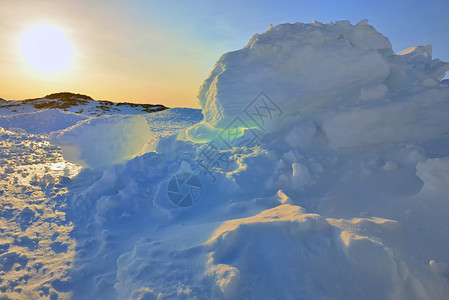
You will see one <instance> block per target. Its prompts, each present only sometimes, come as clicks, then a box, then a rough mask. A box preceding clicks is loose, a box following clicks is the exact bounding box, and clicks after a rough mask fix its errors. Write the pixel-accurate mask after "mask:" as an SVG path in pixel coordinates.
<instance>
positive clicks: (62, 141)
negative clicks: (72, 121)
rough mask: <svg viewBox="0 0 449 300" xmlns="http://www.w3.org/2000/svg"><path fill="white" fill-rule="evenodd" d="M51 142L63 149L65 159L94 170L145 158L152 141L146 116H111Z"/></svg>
mask: <svg viewBox="0 0 449 300" xmlns="http://www.w3.org/2000/svg"><path fill="white" fill-rule="evenodd" d="M50 138H51V142H52V143H53V144H55V145H58V146H61V147H62V151H63V156H64V159H66V160H68V161H70V162H72V163H75V164H79V165H82V166H85V167H89V168H92V169H104V168H107V167H110V166H113V165H116V164H121V163H123V162H125V161H127V160H130V159H132V158H133V157H135V156H136V155H140V154H142V150H143V148H144V146H145V145H146V144H147V143H148V140H149V139H150V130H149V127H148V123H147V121H146V119H145V117H143V116H132V115H130V116H120V115H116V116H108V117H98V118H92V119H89V120H86V121H83V122H80V123H78V124H76V125H75V126H72V127H70V128H67V129H65V130H63V131H60V132H55V133H53V134H52V135H51V137H50Z"/></svg>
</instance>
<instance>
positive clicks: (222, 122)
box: [198, 20, 449, 131]
mask: <svg viewBox="0 0 449 300" xmlns="http://www.w3.org/2000/svg"><path fill="white" fill-rule="evenodd" d="M448 69H449V64H447V63H444V62H442V61H440V60H438V59H434V60H432V48H431V46H421V47H412V48H410V49H407V50H404V51H403V52H400V53H398V54H394V53H393V50H392V46H391V44H390V42H389V40H388V39H387V38H386V37H384V36H383V35H381V34H380V33H378V32H377V31H376V30H375V29H374V28H373V27H372V26H370V25H368V24H367V21H366V20H364V21H361V22H359V23H358V24H357V25H351V24H350V23H349V22H348V21H339V22H335V23H328V24H322V23H319V22H314V23H311V24H302V23H295V24H282V25H278V26H275V27H271V28H269V29H268V30H267V31H266V32H264V33H263V34H260V35H259V34H256V35H254V36H253V37H252V38H251V39H250V40H249V42H248V44H247V45H246V46H245V47H244V48H242V49H241V50H238V51H234V52H229V53H226V54H224V55H223V56H222V57H221V58H220V59H219V60H218V62H217V63H216V64H215V67H214V68H213V70H212V72H211V73H210V75H209V77H208V78H207V79H206V80H205V81H204V83H203V85H202V86H201V88H200V91H199V94H198V98H199V102H200V104H201V106H202V108H203V114H204V116H205V121H206V122H208V123H209V124H210V125H212V126H215V127H219V128H226V127H227V126H228V125H229V124H230V123H231V122H232V120H233V119H234V118H236V117H242V116H245V115H246V116H248V117H247V118H246V120H244V121H245V122H244V123H245V125H246V126H247V127H248V128H253V127H259V128H261V129H262V130H264V131H265V130H267V131H274V130H276V129H279V128H284V127H286V126H287V125H286V124H284V125H282V124H279V123H273V124H270V123H268V124H267V123H266V122H264V120H263V119H262V118H265V117H267V116H270V117H271V116H272V115H277V116H280V115H282V119H284V118H286V117H289V116H299V115H300V116H304V114H308V113H316V112H318V111H322V110H324V109H326V108H328V107H330V106H333V107H339V106H341V105H342V104H348V103H350V102H351V103H357V102H360V101H362V102H363V101H375V100H379V99H385V98H387V97H388V94H389V93H390V92H395V91H396V92H397V91H401V90H404V89H407V88H410V86H415V87H436V86H438V85H441V83H440V80H441V79H442V78H443V77H444V75H445V73H446V71H447V70H448ZM261 92H263V94H264V95H265V96H264V97H262V99H259V98H260V93H261ZM258 95H259V96H258ZM422 96H423V97H426V96H425V95H422ZM277 116H276V117H277ZM267 119H271V118H265V120H267ZM281 121H282V120H281ZM407 121H408V120H407ZM285 123H288V122H285Z"/></svg>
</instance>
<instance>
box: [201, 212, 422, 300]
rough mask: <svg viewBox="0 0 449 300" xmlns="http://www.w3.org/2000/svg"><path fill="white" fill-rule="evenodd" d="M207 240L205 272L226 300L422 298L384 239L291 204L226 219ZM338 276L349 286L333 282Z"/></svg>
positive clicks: (338, 278) (419, 287)
mask: <svg viewBox="0 0 449 300" xmlns="http://www.w3.org/2000/svg"><path fill="white" fill-rule="evenodd" d="M207 244H209V245H210V246H211V250H212V251H211V252H210V259H209V261H208V269H207V274H208V275H210V276H212V277H213V278H214V279H215V281H216V285H217V287H218V288H219V291H221V293H220V294H221V295H222V296H224V298H225V299H236V298H246V299H250V298H252V299H255V298H257V299H279V298H282V299H293V298H296V296H297V295H301V299H324V298H326V297H327V296H328V295H332V298H334V299H362V298H363V299H378V298H379V297H380V298H382V299H392V298H395V297H396V298H398V299H422V297H423V296H424V297H425V294H424V293H423V291H422V287H421V285H420V284H419V282H418V281H417V280H416V279H414V278H413V276H412V275H411V274H410V273H409V271H408V270H407V268H406V267H405V266H404V264H403V263H402V262H401V261H400V260H398V259H397V258H395V257H394V255H393V254H392V252H391V250H389V249H388V248H386V247H385V246H384V245H382V244H381V243H379V242H376V241H373V240H371V239H369V238H366V237H362V236H357V235H354V234H352V233H351V232H349V231H341V230H340V229H339V228H338V227H335V226H332V225H331V224H330V223H329V222H328V221H327V220H326V219H325V218H323V217H321V216H319V215H317V214H307V213H305V212H304V210H303V209H302V208H301V207H299V206H295V205H290V204H285V205H280V206H278V207H275V208H273V209H270V210H266V211H264V212H262V213H260V214H259V215H256V216H253V217H249V218H244V219H235V220H230V221H227V222H225V223H223V224H222V225H221V226H220V227H219V228H218V229H217V230H216V231H215V233H214V234H213V236H212V238H211V239H210V240H209V241H208V242H207ZM330 265H332V269H329V266H330ZM342 278H345V279H344V280H348V281H351V283H352V286H353V287H354V288H353V289H348V288H347V286H345V285H343V284H342V285H340V284H334V283H335V282H339V281H341V280H342ZM298 283H301V284H298Z"/></svg>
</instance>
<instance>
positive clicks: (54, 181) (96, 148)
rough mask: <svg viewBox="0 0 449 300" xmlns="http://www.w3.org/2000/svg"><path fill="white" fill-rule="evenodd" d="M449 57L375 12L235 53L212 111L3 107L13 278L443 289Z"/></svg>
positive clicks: (278, 35) (212, 93)
mask: <svg viewBox="0 0 449 300" xmlns="http://www.w3.org/2000/svg"><path fill="white" fill-rule="evenodd" d="M447 69H448V64H446V63H443V62H441V61H439V60H437V59H432V57H431V47H430V46H419V47H412V48H409V49H407V50H404V51H402V52H400V53H398V54H394V53H393V51H392V50H391V45H390V43H389V41H388V39H387V38H385V37H383V36H382V35H381V34H379V33H377V32H376V31H375V29H374V28H372V27H371V26H369V25H368V24H367V23H366V21H362V22H360V23H359V24H357V25H351V24H350V23H349V22H346V21H342V22H336V23H329V24H321V23H319V22H314V23H312V24H301V23H296V24H283V25H279V26H275V27H272V28H270V29H269V30H268V31H267V32H265V33H263V34H261V35H256V36H254V37H252V38H251V40H250V42H249V43H248V45H247V46H246V47H244V48H243V49H242V50H239V51H235V52H231V53H228V54H225V55H224V56H223V57H222V58H220V60H219V61H218V62H217V64H216V66H215V67H214V69H213V70H212V72H211V75H210V76H209V77H208V78H207V79H206V81H205V82H204V84H203V86H202V87H201V89H200V93H199V99H200V102H201V104H202V106H203V110H202V113H203V115H204V120H203V117H202V116H201V114H200V111H199V110H194V109H182V108H178V109H170V110H165V111H161V112H156V113H152V114H148V115H138V116H136V115H113V114H112V113H111V115H112V116H109V117H100V118H89V119H86V120H84V119H80V120H79V121H76V119H72V118H71V117H67V116H65V115H64V116H65V117H61V116H62V115H61V112H59V113H48V112H47V113H46V114H50V115H51V116H52V117H51V118H50V119H54V120H60V121H58V122H55V123H54V124H56V125H57V126H56V125H51V122H50V123H48V124H47V123H46V124H44V125H43V126H42V128H43V129H42V130H41V131H39V129H36V131H35V132H41V133H44V134H32V133H31V131H29V129H30V122H29V120H34V119H30V118H29V117H30V116H19V115H17V116H11V117H14V119H2V122H3V123H2V124H7V125H5V126H9V127H8V128H9V130H6V129H1V131H0V134H1V149H0V150H1V152H0V153H1V157H2V158H1V160H0V168H1V170H2V173H0V184H1V186H2V190H1V191H0V197H2V201H0V205H1V210H0V213H1V217H0V278H1V279H0V292H1V293H4V294H5V296H7V297H10V298H32V299H37V298H47V299H48V298H51V299H56V298H58V299H66V298H72V299H447V295H449V223H448V220H449V201H448V198H447V195H448V193H449V135H448V133H449V124H448V121H447V119H448V118H447V116H446V113H447V111H448V108H449V107H448V103H449V85H448V83H447V81H444V80H443V81H441V79H442V78H443V77H444V74H445V71H446V70H447ZM55 111H56V110H55ZM53 114H54V115H53ZM58 116H59V117H61V118H59V117H58ZM34 117H35V116H34V115H33V118H34ZM36 117H37V115H36ZM8 118H9V117H8ZM36 120H37V119H36ZM73 122H77V123H76V124H73ZM64 124H65V125H64ZM1 126H3V125H1ZM11 128H13V129H14V130H12V129H11ZM21 128H23V129H25V130H26V132H24V131H23V130H22V131H21ZM53 129H54V130H55V131H51V130H53ZM55 144H57V145H61V146H57V145H55ZM74 150H76V151H74ZM70 154H72V155H70ZM139 154H141V155H139ZM69 161H70V162H69ZM74 163H75V164H74ZM80 163H82V164H84V166H85V167H84V168H82V169H81V167H80V166H79V165H78V164H80ZM180 199H181V200H182V201H181V202H179V201H178V200H180ZM189 201H190V202H189ZM177 203H184V204H185V203H192V204H193V203H194V204H193V205H191V206H189V205H182V206H179V205H177Z"/></svg>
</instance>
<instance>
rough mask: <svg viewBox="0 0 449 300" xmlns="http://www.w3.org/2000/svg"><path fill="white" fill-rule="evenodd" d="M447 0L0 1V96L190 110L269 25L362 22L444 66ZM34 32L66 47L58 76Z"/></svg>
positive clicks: (448, 47)
mask: <svg viewBox="0 0 449 300" xmlns="http://www.w3.org/2000/svg"><path fill="white" fill-rule="evenodd" d="M447 12H449V0H428V1H415V0H389V1H384V0H378V1H360V0H357V1H349V0H347V1H337V0H326V1H324V0H315V1H293V0H286V1H272V0H271V1H266V0H259V1H255V0H249V1H244V0H238V1H237V0H227V1H213V0H208V1H204V0H198V1H193V0H185V1H182V0H178V1H171V0H165V1H152V0H146V1H144V0H128V1H118V0H107V1H106V0H95V1H93V0H91V1H88V0H59V1H54V0H52V1H50V0H39V1H29V0H0V98H3V99H8V100H21V99H29V98H37V97H42V96H44V95H47V94H50V93H55V92H62V91H69V92H74V93H81V94H85V95H89V96H91V97H93V98H94V99H97V100H111V101H115V102H118V101H127V102H135V103H152V104H164V105H166V106H169V107H199V104H198V102H197V93H198V89H199V87H200V86H201V84H202V82H203V81H204V79H206V77H207V76H208V74H209V72H210V71H211V70H212V68H213V66H214V64H215V62H216V61H217V60H218V59H219V57H220V56H221V55H222V54H224V53H226V52H229V51H233V50H237V49H240V48H242V47H243V46H244V45H246V43H247V41H248V39H249V38H250V37H251V36H252V35H253V34H255V33H262V32H264V31H265V30H266V29H267V28H268V26H269V25H270V24H273V25H277V24H281V23H288V22H290V23H292V22H297V21H300V22H303V23H309V22H311V21H312V20H313V19H316V20H317V21H320V22H324V23H326V22H329V21H337V20H350V21H351V22H352V23H353V24H356V23H357V22H359V21H361V20H363V19H368V20H369V24H371V25H373V26H374V27H375V28H376V30H377V31H379V32H380V33H382V34H383V35H385V36H387V37H388V38H389V39H390V41H391V43H392V44H393V50H394V51H396V52H398V51H401V50H403V49H406V48H408V47H411V46H417V45H425V44H432V45H433V57H434V58H440V59H441V60H443V61H449V33H448V31H449V17H447ZM39 24H49V25H51V26H54V27H56V28H60V29H61V32H63V33H64V36H65V37H66V38H67V40H68V41H69V43H70V45H71V47H72V48H73V59H72V60H71V63H70V66H69V67H67V68H66V69H64V70H62V71H59V72H54V73H42V72H39V71H36V70H35V69H33V67H32V66H31V65H30V64H29V63H27V62H26V61H25V60H24V57H23V54H22V52H21V50H20V49H21V48H20V47H21V46H20V45H21V44H20V43H21V42H20V41H21V39H23V36H24V34H25V33H26V32H27V31H29V30H30V29H31V28H33V27H34V26H36V25H39Z"/></svg>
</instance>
